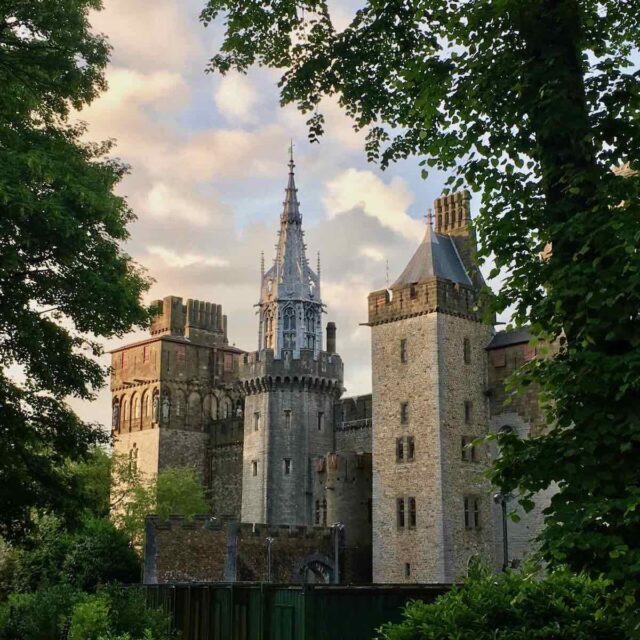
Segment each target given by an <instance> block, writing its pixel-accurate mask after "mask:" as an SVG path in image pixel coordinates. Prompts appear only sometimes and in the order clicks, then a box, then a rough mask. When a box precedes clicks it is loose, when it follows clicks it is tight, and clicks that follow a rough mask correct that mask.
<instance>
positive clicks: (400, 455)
mask: <svg viewBox="0 0 640 640" xmlns="http://www.w3.org/2000/svg"><path fill="white" fill-rule="evenodd" d="M403 460H404V438H396V462H402V461H403Z"/></svg>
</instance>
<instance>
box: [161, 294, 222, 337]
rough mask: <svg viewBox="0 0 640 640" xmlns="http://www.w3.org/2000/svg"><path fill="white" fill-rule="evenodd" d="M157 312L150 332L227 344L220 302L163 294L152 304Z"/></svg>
mask: <svg viewBox="0 0 640 640" xmlns="http://www.w3.org/2000/svg"><path fill="white" fill-rule="evenodd" d="M151 306H152V308H154V309H155V310H156V315H155V317H154V318H153V319H152V321H151V335H154V336H155V335H172V336H184V337H185V338H189V339H191V340H192V341H193V342H199V343H205V344H211V345H213V344H227V316H225V315H223V313H222V305H219V304H214V303H213V302H204V301H202V300H192V299H191V298H188V299H187V302H186V304H183V302H182V298H181V297H179V296H166V297H165V298H163V299H162V300H155V301H154V302H152V303H151Z"/></svg>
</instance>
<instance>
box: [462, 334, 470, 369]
mask: <svg viewBox="0 0 640 640" xmlns="http://www.w3.org/2000/svg"><path fill="white" fill-rule="evenodd" d="M462 350H463V357H464V362H465V364H471V341H470V340H469V338H465V339H464V343H463V347H462Z"/></svg>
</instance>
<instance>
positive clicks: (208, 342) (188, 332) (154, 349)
mask: <svg viewBox="0 0 640 640" xmlns="http://www.w3.org/2000/svg"><path fill="white" fill-rule="evenodd" d="M153 306H155V307H156V310H157V314H156V316H155V317H154V319H153V321H152V323H151V328H150V333H151V336H150V337H149V338H147V339H145V340H141V341H139V342H135V343H133V344H128V345H125V346H123V347H121V348H119V349H116V350H114V351H113V352H112V368H111V393H112V429H113V437H114V450H115V452H116V453H118V454H120V455H123V456H128V458H129V460H130V463H131V464H134V465H135V466H136V467H137V468H138V470H139V471H140V472H142V473H143V474H144V475H146V476H147V477H152V476H155V475H156V474H157V473H158V472H159V471H162V470H163V469H167V468H169V467H176V466H184V465H189V466H192V467H194V468H195V469H196V471H197V472H198V474H199V475H200V476H201V478H202V480H203V482H204V484H205V487H206V488H207V489H211V481H212V478H211V475H212V466H215V463H216V457H217V456H218V454H219V453H220V455H221V454H222V451H223V448H222V447H220V448H219V449H218V448H216V446H215V445H217V444H218V441H219V440H220V438H219V437H218V434H219V433H223V434H225V438H226V439H225V445H226V448H224V454H225V456H226V457H227V458H229V459H237V464H238V465H239V463H240V459H241V451H242V438H241V435H240V436H239V437H234V434H236V435H237V433H238V428H239V427H240V424H241V423H242V417H241V414H242V399H241V395H240V394H239V393H238V392H237V391H236V390H235V389H234V388H233V383H234V381H235V380H236V378H237V375H238V368H239V362H240V354H242V353H243V352H242V351H241V350H240V349H236V348H235V347H232V346H231V345H229V341H228V338H227V318H226V316H225V315H223V313H222V307H221V306H220V305H217V304H213V303H210V302H202V301H199V300H191V299H189V300H187V301H186V304H185V303H183V300H182V298H180V297H177V296H167V297H166V298H164V299H163V300H157V301H155V302H154V303H153ZM240 433H241V432H240ZM212 439H213V446H212ZM239 502H240V501H239V491H238V492H237V493H236V492H234V491H227V493H226V495H225V496H224V497H223V498H221V499H220V500H219V501H218V502H217V504H216V505H215V506H216V507H217V510H218V511H219V512H221V513H225V514H239V509H240V504H239Z"/></svg>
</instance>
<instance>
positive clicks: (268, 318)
mask: <svg viewBox="0 0 640 640" xmlns="http://www.w3.org/2000/svg"><path fill="white" fill-rule="evenodd" d="M264 348H265V349H273V312H272V311H271V310H269V311H265V314H264Z"/></svg>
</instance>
